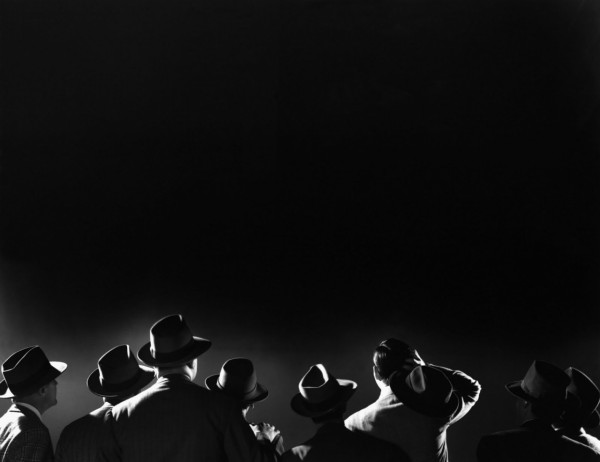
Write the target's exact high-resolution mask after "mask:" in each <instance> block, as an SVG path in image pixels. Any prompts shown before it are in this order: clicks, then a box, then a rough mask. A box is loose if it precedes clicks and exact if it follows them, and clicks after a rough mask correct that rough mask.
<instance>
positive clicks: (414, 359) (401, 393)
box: [345, 338, 481, 462]
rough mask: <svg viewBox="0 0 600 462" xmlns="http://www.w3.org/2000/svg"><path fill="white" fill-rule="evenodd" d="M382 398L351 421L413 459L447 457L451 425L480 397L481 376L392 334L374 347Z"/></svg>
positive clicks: (434, 461) (426, 461) (424, 461)
mask: <svg viewBox="0 0 600 462" xmlns="http://www.w3.org/2000/svg"><path fill="white" fill-rule="evenodd" d="M373 377H374V379H375V382H376V383H377V386H378V387H379V389H380V394H379V397H378V399H377V400H376V401H375V402H374V403H372V404H370V405H369V406H367V407H365V408H364V409H361V410H359V411H357V412H356V413H354V414H353V415H351V416H350V417H348V418H347V419H346V421H345V424H346V427H347V428H349V429H350V430H352V431H357V432H362V433H366V434H368V435H371V436H374V437H376V438H380V439H382V440H385V441H388V442H390V443H393V444H396V445H398V446H399V447H401V448H402V449H403V450H404V451H405V452H406V453H407V454H408V456H409V457H410V459H411V460H412V461H413V462H447V461H448V442H447V430H448V428H449V427H450V426H451V425H453V424H455V423H456V422H458V421H459V420H460V419H462V418H463V417H464V416H465V415H466V414H467V413H468V412H469V411H470V410H471V409H472V408H473V406H474V405H475V403H476V402H477V401H478V399H479V393H480V391H481V386H480V385H479V382H478V381H477V380H475V379H473V378H471V377H469V376H468V375H466V374H465V373H463V372H461V371H456V370H451V369H448V368H444V367H441V366H434V365H431V364H429V365H426V364H425V362H424V361H423V359H422V358H421V357H420V355H419V353H418V352H417V351H416V350H415V349H414V348H412V347H411V346H409V345H408V344H406V343H405V342H403V341H401V340H398V339H395V338H389V339H386V340H384V341H382V342H381V343H380V344H379V345H378V346H377V347H376V348H375V351H374V353H373Z"/></svg>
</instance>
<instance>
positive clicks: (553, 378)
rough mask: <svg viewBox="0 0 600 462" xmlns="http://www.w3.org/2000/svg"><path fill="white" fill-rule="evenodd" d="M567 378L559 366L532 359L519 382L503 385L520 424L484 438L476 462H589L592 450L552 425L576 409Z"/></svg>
mask: <svg viewBox="0 0 600 462" xmlns="http://www.w3.org/2000/svg"><path fill="white" fill-rule="evenodd" d="M569 382H570V380H569V376H568V375H567V374H566V373H565V372H564V371H563V370H562V369H560V368H559V367H557V366H555V365H554V364H551V363H549V362H546V361H540V360H535V361H533V363H532V364H531V366H530V367H529V369H528V370H527V372H526V374H525V377H524V378H523V379H522V380H515V381H512V382H509V383H507V384H506V385H505V388H506V389H507V390H508V392H510V393H511V394H512V395H513V396H515V397H516V398H518V403H519V406H520V411H521V413H522V414H523V422H522V424H521V425H520V426H519V427H517V428H513V429H509V430H504V431H499V432H495V433H491V434H488V435H484V436H482V437H481V439H480V440H479V442H478V444H477V448H476V454H477V460H478V462H574V461H577V462H592V461H596V462H598V461H600V455H599V454H597V453H595V452H594V450H593V449H591V448H589V447H587V446H585V445H583V444H581V443H578V442H577V441H574V440H572V439H570V438H568V437H566V436H565V435H563V434H561V432H559V431H556V430H555V429H554V427H553V425H552V424H553V423H554V422H556V420H557V419H558V418H559V417H560V416H561V414H563V413H564V412H569V411H572V410H575V409H577V408H578V407H579V406H580V402H579V400H578V399H577V398H576V397H575V396H574V395H572V394H569V393H567V386H568V385H569Z"/></svg>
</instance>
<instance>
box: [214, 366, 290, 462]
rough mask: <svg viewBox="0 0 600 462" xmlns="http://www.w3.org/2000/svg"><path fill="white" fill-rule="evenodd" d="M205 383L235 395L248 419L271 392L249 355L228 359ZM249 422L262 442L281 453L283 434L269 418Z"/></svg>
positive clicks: (221, 391) (215, 389)
mask: <svg viewBox="0 0 600 462" xmlns="http://www.w3.org/2000/svg"><path fill="white" fill-rule="evenodd" d="M204 384H205V385H206V388H208V389H209V390H211V391H214V392H217V393H223V394H225V395H227V396H230V397H231V398H232V399H234V400H235V401H236V402H237V403H238V404H239V406H240V410H241V412H242V415H243V416H244V419H245V420H246V421H247V422H248V412H249V411H250V410H251V409H253V408H254V406H255V405H256V403H259V402H261V401H264V400H265V399H267V397H268V396H269V390H268V389H267V387H265V386H264V385H263V384H262V383H260V382H259V381H258V379H257V376H256V369H255V367H254V363H253V362H252V361H251V360H250V359H248V358H231V359H228V360H227V361H225V363H224V364H223V366H221V370H220V371H219V373H218V374H214V375H211V376H209V377H207V378H206V379H205V380H204ZM249 425H250V428H251V429H252V431H253V432H254V435H255V436H256V438H257V440H258V441H259V442H261V443H266V442H268V443H269V447H272V448H274V449H275V451H276V452H277V454H279V455H281V454H282V453H283V452H284V450H285V448H284V446H283V437H282V436H281V432H280V431H279V430H278V429H277V428H275V426H274V425H271V424H270V423H268V422H258V423H253V422H249Z"/></svg>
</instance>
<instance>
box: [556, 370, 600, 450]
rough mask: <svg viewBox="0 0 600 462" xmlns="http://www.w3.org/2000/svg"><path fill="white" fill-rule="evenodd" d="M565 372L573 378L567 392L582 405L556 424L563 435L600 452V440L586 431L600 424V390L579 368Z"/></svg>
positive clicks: (564, 415) (567, 412) (565, 413)
mask: <svg viewBox="0 0 600 462" xmlns="http://www.w3.org/2000/svg"><path fill="white" fill-rule="evenodd" d="M565 372H566V374H567V375H568V376H569V378H570V379H571V382H570V383H569V385H568V386H567V393H571V394H572V395H574V396H575V397H576V398H577V399H578V400H579V402H580V406H579V407H578V408H576V409H570V410H567V411H566V412H564V413H563V414H562V415H561V416H560V419H559V421H558V422H556V423H555V425H554V426H555V428H557V429H558V430H559V431H560V432H561V433H562V434H563V435H565V436H568V437H569V438H571V439H572V440H575V441H578V442H579V443H582V444H585V445H586V446H589V447H590V448H592V449H593V450H594V451H596V452H597V453H598V454H600V440H598V438H596V437H595V436H592V435H590V434H588V433H586V431H585V429H587V430H591V429H594V428H597V427H598V425H599V424H600V414H598V409H597V408H598V404H599V403H600V390H598V387H597V386H596V384H595V383H594V382H593V381H592V379H590V378H589V377H588V376H587V375H585V374H584V373H583V372H582V371H580V370H579V369H576V368H574V367H569V368H567V369H566V370H565Z"/></svg>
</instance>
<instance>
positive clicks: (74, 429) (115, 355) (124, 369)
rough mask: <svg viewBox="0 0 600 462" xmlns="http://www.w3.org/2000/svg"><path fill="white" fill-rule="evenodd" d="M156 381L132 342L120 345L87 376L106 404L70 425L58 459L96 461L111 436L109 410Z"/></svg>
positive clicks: (58, 447)
mask: <svg viewBox="0 0 600 462" xmlns="http://www.w3.org/2000/svg"><path fill="white" fill-rule="evenodd" d="M152 380H154V370H153V369H150V368H148V367H144V366H140V365H139V364H138V362H137V360H136V359H135V356H134V355H133V354H132V352H131V349H130V347H129V345H119V346H116V347H114V348H112V349H111V350H109V351H108V352H106V353H105V354H104V355H102V357H101V358H100V359H99V360H98V368H97V369H96V370H94V371H93V372H92V373H91V374H90V375H89V377H88V379H87V387H88V389H89V390H90V391H91V392H92V393H93V394H94V395H97V396H100V397H102V400H103V401H104V404H103V405H102V406H101V407H100V408H98V409H96V410H95V411H92V412H90V413H89V414H88V415H85V416H83V417H81V418H79V419H77V420H75V421H74V422H71V423H70V424H69V425H67V426H66V427H65V428H64V429H63V431H62V433H61V434H60V438H59V439H58V444H57V445H56V462H96V458H97V456H98V453H99V449H100V447H101V446H102V443H101V442H102V441H103V439H104V438H107V437H108V436H107V435H106V426H105V425H104V424H103V423H104V417H105V415H106V413H107V412H108V410H109V409H110V408H111V407H113V406H114V405H116V404H118V403H120V402H121V401H124V400H126V399H127V398H130V397H132V396H134V395H136V394H137V393H139V392H140V390H142V389H143V388H144V387H146V386H147V385H149V384H150V382H152Z"/></svg>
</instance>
